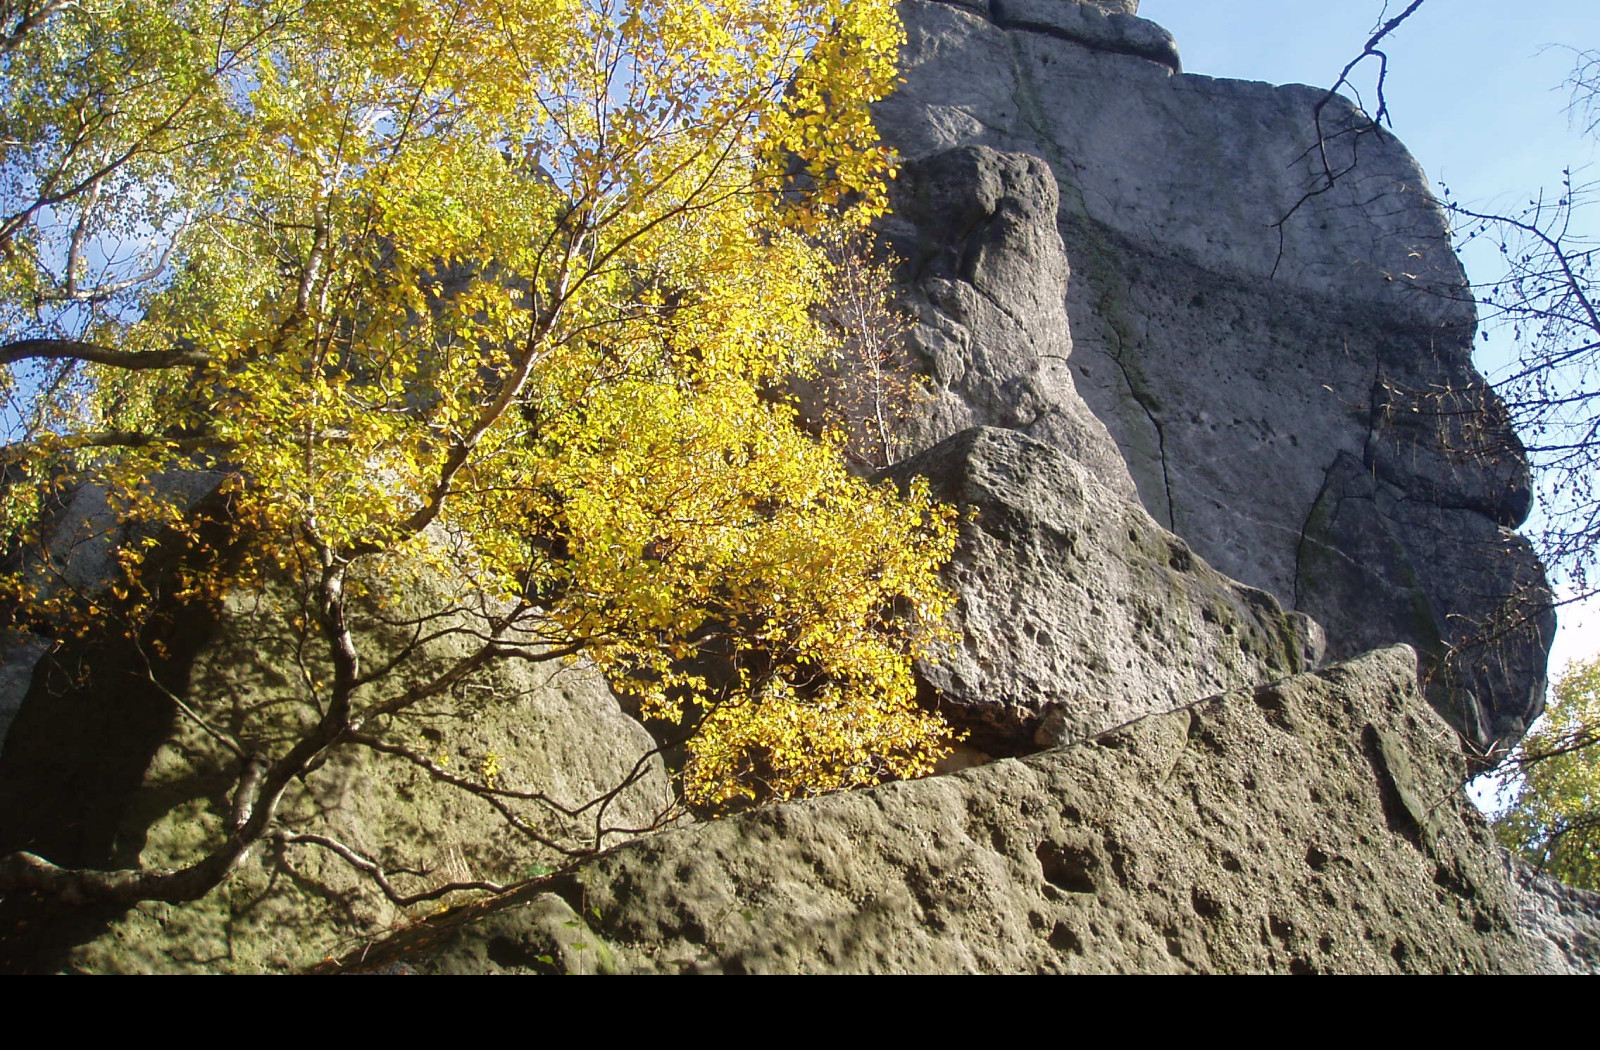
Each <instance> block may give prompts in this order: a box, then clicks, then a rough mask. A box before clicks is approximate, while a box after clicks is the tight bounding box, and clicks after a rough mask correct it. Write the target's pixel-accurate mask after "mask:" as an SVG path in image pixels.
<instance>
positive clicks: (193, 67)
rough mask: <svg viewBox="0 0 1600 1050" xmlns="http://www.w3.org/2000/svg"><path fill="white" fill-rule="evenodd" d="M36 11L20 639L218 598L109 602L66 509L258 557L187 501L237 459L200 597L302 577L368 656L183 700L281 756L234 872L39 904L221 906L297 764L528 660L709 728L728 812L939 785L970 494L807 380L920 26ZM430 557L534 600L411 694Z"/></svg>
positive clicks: (21, 47)
mask: <svg viewBox="0 0 1600 1050" xmlns="http://www.w3.org/2000/svg"><path fill="white" fill-rule="evenodd" d="M0 16H3V18H4V24H3V25H0V85H3V86H0V364H4V365H5V377H4V381H5V384H6V385H5V393H6V396H7V397H8V398H9V406H10V412H9V415H8V419H7V423H8V426H9V427H10V431H11V432H10V434H9V435H8V439H9V443H8V444H7V445H6V446H5V448H4V451H3V456H4V463H3V466H4V468H5V470H6V476H7V478H8V479H9V482H10V483H9V484H8V486H7V488H6V489H5V492H4V507H3V513H4V521H3V523H0V524H3V525H4V526H5V530H6V532H7V533H9V534H10V535H12V536H14V537H17V541H16V542H17V543H18V544H19V545H20V546H19V549H21V550H23V551H24V552H26V551H28V550H36V551H37V553H36V555H34V556H32V557H31V558H30V557H28V556H24V557H22V558H21V560H20V562H19V563H18V564H19V565H21V566H22V567H21V568H20V569H19V570H18V571H16V572H14V573H13V574H12V575H11V576H10V577H9V579H8V580H7V581H6V583H5V585H4V589H5V594H4V597H5V599H6V600H7V602H8V603H9V607H10V609H11V610H12V614H13V616H15V617H16V618H17V620H18V621H20V622H22V623H28V624H33V625H36V626H37V625H46V624H48V625H53V627H52V629H53V630H55V631H57V632H65V631H71V630H74V629H82V628H85V627H91V626H103V624H104V622H105V621H106V619H107V617H108V616H111V615H113V614H114V615H116V616H118V617H121V618H122V619H123V620H125V621H126V622H127V623H129V624H130V625H131V627H130V629H131V630H133V631H135V632H137V631H138V629H139V623H140V617H141V615H143V613H144V611H146V610H148V609H149V608H151V607H153V606H154V604H155V603H156V600H157V598H158V597H159V598H165V597H170V596H171V594H172V592H173V590H174V585H173V584H171V583H170V582H165V581H163V582H161V584H160V589H161V592H162V593H161V594H160V595H158V594H157V593H156V590H157V587H156V582H155V580H154V574H153V572H147V571H146V563H145V558H146V557H147V554H146V550H147V548H146V547H145V546H141V545H139V544H131V545H128V546H125V547H124V548H123V550H122V551H121V554H120V557H121V570H122V571H121V575H120V577H118V578H117V579H116V580H115V581H114V583H113V584H112V585H111V587H110V588H109V589H108V590H105V591H103V592H95V591H91V590H86V589H85V588H84V587H82V586H73V585H72V582H73V581H71V580H67V579H63V578H61V577H60V575H59V573H58V572H56V571H55V569H56V568H57V566H56V563H55V562H53V561H52V558H53V556H54V555H53V554H52V552H51V551H50V550H48V549H46V530H44V529H42V528H41V521H42V520H43V518H44V514H43V508H44V506H45V504H46V503H47V502H48V500H49V499H50V498H52V495H53V494H59V493H62V492H66V491H71V490H73V489H78V490H81V489H83V488H84V487H85V486H88V487H92V488H95V489H97V490H103V491H104V492H105V493H106V494H107V498H108V500H109V502H110V504H111V505H112V507H114V508H115V509H116V511H117V513H118V514H119V515H120V516H121V517H122V518H123V519H126V520H129V521H138V522H141V523H145V524H146V525H147V526H149V525H152V524H159V525H161V526H164V527H165V528H167V529H168V530H169V531H170V532H171V533H175V534H177V535H180V536H183V537H185V538H186V539H187V540H188V541H189V544H190V546H191V547H196V548H201V549H205V548H218V547H220V546H221V545H219V544H218V542H217V541H216V540H215V539H214V537H213V536H212V534H211V533H209V532H207V531H205V530H203V529H202V528H201V527H200V525H199V524H197V523H196V522H195V520H194V519H193V516H192V515H191V514H189V512H188V503H186V502H184V501H179V500H174V499H171V498H169V497H167V496H166V495H164V493H165V492H167V491H169V490H170V487H165V488H164V487H163V486H161V485H156V484H152V483H151V482H152V479H157V478H161V477H163V476H167V475H169V474H170V473H171V472H172V471H175V470H181V471H189V472H195V471H206V472H211V473H212V474H214V475H215V476H217V477H219V478H220V479H221V482H220V492H221V494H222V496H223V497H224V498H225V502H226V505H227V514H226V523H227V525H228V539H227V542H226V544H225V546H226V549H227V557H226V558H222V557H215V558H211V559H209V560H207V559H204V558H202V559H201V560H200V563H201V565H202V567H201V568H199V569H196V570H193V571H191V573H190V575H189V576H186V577H185V578H184V579H183V580H182V583H181V586H178V587H177V589H178V590H179V591H181V592H182V595H183V596H184V597H187V598H189V599H192V600H200V601H214V600H218V599H219V598H220V596H221V595H223V594H224V593H225V592H227V591H229V590H235V591H236V590H238V589H239V588H255V587H262V586H264V585H266V583H267V582H268V581H269V580H279V581H281V580H285V579H287V580H289V581H292V582H293V584H294V586H296V587H299V588H300V589H301V591H302V594H303V601H302V602H301V603H300V607H301V608H302V610H303V612H304V615H303V616H297V617H295V618H293V619H292V620H291V622H289V623H287V624H286V627H287V629H290V630H294V631H301V632H303V634H304V636H305V638H306V640H307V644H308V645H310V646H313V647H315V648H316V649H317V650H318V652H319V653H320V655H319V656H318V657H317V659H318V660H320V661H321V665H322V666H325V667H326V669H327V673H326V674H322V673H317V674H308V675H306V676H305V688H304V691H303V695H302V696H301V697H300V701H299V702H300V704H301V706H302V708H303V712H302V714H303V717H302V719H301V723H300V730H299V732H298V735H296V736H294V737H293V738H292V739H290V740H287V741H283V742H281V743H278V744H271V745H269V744H267V743H263V742H262V741H261V740H259V739H254V738H252V737H250V735H249V733H248V732H235V731H228V732H225V731H223V730H222V729H221V728H220V727H219V726H218V725H217V724H215V723H214V722H213V721H211V720H210V719H208V717H207V710H206V704H207V698H205V697H190V698H187V700H184V701H183V702H182V707H183V713H184V714H185V716H187V717H189V718H191V719H193V720H195V721H196V722H197V723H199V724H201V725H203V726H205V727H206V731H207V733H208V734H209V735H210V736H211V737H212V738H213V739H214V740H215V741H216V743H217V746H218V747H219V748H221V749H223V750H224V751H225V752H228V753H231V755H232V759H230V760H231V761H233V762H234V763H235V765H236V768H237V769H238V776H239V780H238V787H237V790H236V792H235V793H234V795H235V800H234V803H233V805H232V811H231V815H230V816H229V817H228V818H227V820H226V821H225V822H224V824H225V829H226V830H225V833H224V834H222V835H221V837H220V838H219V839H218V840H216V841H213V842H210V843H208V844H207V846H206V848H205V850H204V851H202V854H201V855H200V856H198V857H197V859H196V861H195V863H194V864H193V865H192V866H190V867H187V868H183V869H179V870H174V871H168V872H147V871H125V872H115V873H98V872H64V871H62V869H59V868H56V867H54V866H53V865H51V864H49V863H48V861H47V860H44V859H41V858H37V857H31V856H30V855H25V854H21V855H16V856H13V857H12V858H9V859H8V860H7V861H6V862H5V866H4V872H5V873H6V875H5V878H8V879H10V880H11V882H12V884H13V885H16V884H23V885H30V886H34V887H35V888H42V889H45V890H47V891H51V892H65V893H70V894H76V895H77V896H80V897H102V898H110V899H118V900H131V899H184V898H186V897H193V896H195V895H197V894H199V893H203V892H206V891H207V890H208V889H209V888H210V887H211V886H214V885H215V884H216V883H217V881H218V880H220V879H221V878H222V877H224V876H225V875H226V873H227V871H228V870H230V869H231V867H232V865H234V864H235V863H237V861H238V859H239V858H240V857H241V856H242V855H243V852H244V851H245V850H247V849H248V848H249V847H250V845H251V844H252V843H253V842H256V841H259V840H260V839H261V838H262V837H263V836H265V835H267V834H269V833H270V832H271V829H272V823H273V809H274V806H275V805H276V803H277V800H278V798H279V797H280V796H281V794H282V792H283V790H284V789H285V787H286V785H288V784H289V783H290V781H291V780H293V779H294V778H296V777H299V776H303V775H307V774H308V772H309V771H314V770H315V769H316V768H317V767H318V766H319V765H320V764H321V763H322V762H323V761H325V760H326V758H327V756H328V755H329V754H330V753H331V752H332V751H335V750H337V749H340V748H346V747H358V746H372V747H378V748H380V749H381V746H382V745H383V743H384V742H383V739H382V738H383V736H384V733H385V732H386V730H387V727H392V726H394V725H396V724H398V723H399V722H400V721H402V720H403V719H404V718H405V717H406V715H407V713H408V712H409V711H412V710H413V709H414V708H415V706H416V705H417V704H419V703H421V702H423V701H425V700H429V699H433V698H438V697H440V696H445V695H448V694H449V693H450V691H451V690H453V689H456V688H458V687H460V686H461V684H462V683H463V682H464V681H466V680H467V679H469V678H470V676H472V675H473V674H475V673H477V672H478V671H479V670H480V669H482V668H483V667H484V666H485V665H487V664H488V663H490V662H492V661H495V660H502V659H525V660H533V659H558V658H567V659H573V658H578V657H582V658H584V659H587V660H589V661H591V662H592V663H593V664H595V665H597V666H598V667H599V668H600V669H601V670H603V671H604V672H605V673H606V674H607V675H608V676H609V677H610V678H611V679H612V681H613V683H614V684H615V685H616V686H617V687H618V688H619V689H621V690H624V691H626V692H629V693H632V694H633V695H635V696H636V697H637V700H638V703H639V704H640V705H641V707H642V709H643V711H644V713H645V714H646V715H647V716H649V717H652V718H655V719H659V720H661V721H663V722H666V723H671V724H679V725H684V726H693V727H695V729H696V731H695V735H694V736H693V738H692V739H691V741H690V743H689V754H690V757H689V760H688V764H687V767H686V769H685V774H684V790H685V792H686V794H687V796H688V797H689V799H690V800H691V801H693V802H694V803H696V804H699V805H701V806H705V807H709V808H716V807H720V806H726V805H732V804H747V803H749V802H752V801H764V800H768V799H772V798H786V797H793V796H797V795H805V794H810V793H815V792H819V791H827V790H834V789H838V788H843V787H850V786H855V785H861V784H870V783H876V782H878V781H880V780H882V779H883V778H885V777H890V776H914V775H918V774H921V773H925V772H927V771H928V770H929V769H930V768H931V763H932V761H933V760H934V759H935V758H936V757H937V756H938V755H939V754H941V753H942V750H943V747H944V744H945V742H946V741H947V740H948V739H949V738H950V736H951V732H950V730H949V728H948V727H947V726H946V725H945V724H944V723H943V722H942V720H940V719H939V718H937V717H936V716H934V715H931V714H928V713H925V712H923V711H922V710H920V709H919V708H918V707H917V705H916V704H915V702H914V697H913V693H914V690H913V686H912V680H911V673H910V663H911V660H912V659H913V658H914V657H915V656H916V655H917V654H919V653H920V652H922V651H923V650H924V648H925V647H926V645H927V644H928V643H929V641H930V640H931V639H932V638H933V637H934V636H935V635H936V634H937V632H938V631H939V630H940V628H939V624H940V622H941V619H942V615H943V612H944V609H945V606H946V604H947V603H948V601H949V596H948V595H947V594H946V592H945V591H944V590H943V589H942V588H941V587H940V586H939V584H938V582H937V579H936V570H937V568H938V566H939V565H940V564H942V562H943V561H944V560H946V559H947V558H948V556H949V554H950V551H951V549H952V546H953V542H954V540H953V531H952V528H951V520H950V514H949V512H948V511H946V510H944V509H942V508H939V507H938V506H936V505H934V504H933V503H932V502H931V500H930V499H929V497H928V495H927V493H926V491H924V490H916V489H914V490H913V491H911V492H910V493H901V492H898V491H896V490H894V489H893V488H892V487H889V486H872V485H869V484H866V483H865V482H863V481H861V480H859V479H858V478H856V477H854V476H853V475H852V474H851V473H850V472H849V471H848V470H847V469H846V466H845V463H844V458H843V455H842V448H843V442H844V437H843V436H832V435H830V436H826V437H824V438H823V439H822V440H820V441H819V440H816V439H814V438H810V437H808V436H806V435H805V434H804V433H803V432H802V431H801V430H800V429H799V428H798V427H797V426H796V425H795V418H794V413H793V411H792V410H791V409H790V408H789V407H788V406H787V405H786V404H785V403H784V402H783V399H782V398H781V397H779V396H777V395H775V393H774V391H777V390H781V389H783V386H784V384H785V383H787V382H789V381H790V380H791V379H792V378H793V377H795V376H797V375H798V376H803V375H807V374H810V373H813V372H814V371H815V370H816V369H817V368H818V366H819V365H820V364H822V363H823V362H825V361H826V360H828V359H829V357H830V355H832V354H833V353H834V352H835V350H836V348H837V341H838V337H837V333H835V332H834V331H833V330H832V329H830V328H829V326H828V325H827V324H826V323H825V322H824V321H823V320H822V316H823V314H824V312H825V310H824V307H826V305H827V302H828V296H829V288H830V283H831V281H832V279H833V274H834V271H835V269H836V267H837V262H836V261H830V258H829V256H828V254H827V253H826V252H825V251H823V250H822V249H821V248H820V247H818V245H819V244H822V243H836V242H837V239H838V238H839V237H842V236H849V235H848V233H845V232H841V231H848V230H850V229H853V228H858V227H860V226H861V225H862V224H864V223H865V221H866V220H868V219H870V218H871V217H873V216H874V215H876V214H878V213H880V212H881V210H882V208H883V202H884V199H885V196H884V179H885V178H886V177H887V176H888V175H890V174H891V170H892V169H891V159H892V158H891V157H890V155H889V154H888V153H887V151H885V150H884V149H883V148H882V147H881V146H880V145H879V144H878V141H877V137H876V133H875V131H874V129H873V127H872V123H871V119H870V113H869V108H868V107H869V105H870V104H871V103H872V102H873V101H875V100H876V99H878V98H880V97H882V95H883V94H884V93H885V92H887V91H888V90H889V89H890V87H891V85H892V82H893V78H894V75H895V66H894V62H895V57H896V54H897V49H898V46H899V43H900V40H901V29H900V26H899V23H898V20H897V18H896V16H895V13H894V9H893V5H892V4H891V3H890V2H889V0H848V2H846V0H641V2H628V3H621V2H618V0H82V2H79V3H72V4H54V3H49V2H46V0H37V2H32V3H30V2H27V0H21V2H17V3H8V4H6V5H5V6H4V7H3V8H0ZM430 561H432V562H435V563H437V564H438V565H439V567H440V569H441V570H442V571H448V572H449V573H450V574H452V578H454V579H458V580H460V581H461V582H462V587H463V588H464V589H466V590H468V591H470V592H471V593H474V594H478V595H482V596H484V600H485V602H486V604H485V606H484V608H486V609H488V610H489V612H487V613H486V614H485V619H484V620H483V621H482V622H481V623H480V624H478V626H476V627H475V628H474V629H473V631H472V632H470V637H471V638H472V640H473V642H474V645H473V647H472V650H471V652H470V653H469V655H467V656H465V657H463V658H462V659H460V660H459V661H457V662H456V663H454V664H453V665H451V666H449V667H446V668H443V669H442V670H438V671H437V672H436V673H431V674H430V675H427V676H424V677H423V678H422V679H421V680H408V684H406V685H404V687H402V686H401V685H400V684H397V683H399V682H400V681H401V678H400V677H399V676H398V675H396V674H395V673H394V672H395V671H396V670H397V668H395V667H394V666H392V665H386V664H385V663H384V660H383V659H381V658H379V656H378V654H374V653H373V652H370V651H366V650H365V649H364V643H363V641H362V636H361V634H360V632H359V631H356V630H354V629H353V621H354V620H355V619H356V618H357V617H358V615H359V609H358V607H360V606H361V603H362V602H368V601H369V596H367V595H366V594H365V593H364V588H365V587H366V582H365V581H370V580H373V579H377V578H380V577H381V576H382V575H383V574H384V573H386V572H387V573H397V572H401V571H403V570H404V567H406V566H416V565H419V564H425V563H428V562H430ZM370 600H377V599H376V598H370ZM445 611H448V610H439V611H437V615H435V614H434V613H430V612H429V611H428V610H420V611H419V610H407V615H408V616H409V617H411V621H412V622H417V623H424V624H439V623H444V622H446V621H445V620H444V619H442V618H441V617H442V616H443V614H444V612H445ZM430 616H433V617H434V618H433V619H430ZM441 629H443V628H441ZM713 665H714V668H715V670H708V667H712V666H713ZM176 699H177V698H175V700H176ZM486 768H487V767H486ZM498 770H499V766H498V762H497V763H496V766H495V774H494V775H490V774H488V773H485V775H484V777H483V778H482V779H483V780H484V781H485V782H486V783H483V784H479V785H477V786H478V787H479V788H488V789H489V790H493V789H494V787H495V781H496V780H497V777H498Z"/></svg>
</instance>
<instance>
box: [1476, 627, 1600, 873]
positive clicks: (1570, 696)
mask: <svg viewBox="0 0 1600 1050" xmlns="http://www.w3.org/2000/svg"><path fill="white" fill-rule="evenodd" d="M1596 726H1600V657H1591V658H1590V659H1588V660H1581V661H1576V662H1574V663H1573V664H1571V665H1570V666H1568V667H1567V669H1566V670H1565V671H1564V672H1563V673H1562V675H1561V676H1560V677H1559V678H1558V679H1556V682H1555V684H1554V685H1553V686H1552V687H1551V689H1550V704H1549V706H1548V707H1547V708H1546V709H1545V713H1544V717H1543V718H1542V719H1540V720H1539V722H1538V723H1536V724H1535V725H1534V727H1533V731H1532V732H1530V733H1529V734H1528V735H1527V736H1525V737H1523V739H1522V742H1521V743H1520V744H1518V745H1517V750H1516V751H1515V752H1513V753H1512V756H1511V760H1510V762H1508V763H1507V767H1506V771H1505V773H1504V774H1503V779H1504V780H1506V781H1509V783H1508V785H1507V788H1508V790H1509V792H1510V793H1511V796H1512V802H1511V805H1510V806H1509V807H1507V809H1506V810H1505V811H1504V812H1503V813H1501V814H1500V815H1498V816H1497V817H1496V818H1495V821H1494V826H1495V833H1496V834H1497V835H1498V836H1499V839H1500V843H1501V845H1503V846H1505V847H1506V848H1507V849H1509V850H1511V851H1512V852H1514V853H1516V854H1517V855H1518V856H1520V857H1521V858H1522V859H1523V860H1525V861H1527V862H1528V863H1529V864H1532V865H1533V866H1534V867H1536V868H1538V869H1539V870H1541V871H1545V872H1548V873H1549V874H1551V875H1554V876H1555V877H1556V878H1558V879H1560V880H1561V881H1563V882H1566V883H1570V884H1571V885H1573V886H1583V887H1586V888H1588V889H1591V890H1600V730H1597V729H1596Z"/></svg>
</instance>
